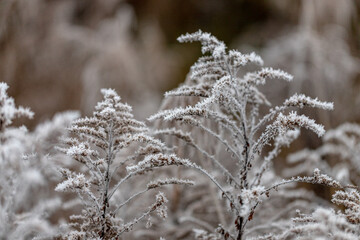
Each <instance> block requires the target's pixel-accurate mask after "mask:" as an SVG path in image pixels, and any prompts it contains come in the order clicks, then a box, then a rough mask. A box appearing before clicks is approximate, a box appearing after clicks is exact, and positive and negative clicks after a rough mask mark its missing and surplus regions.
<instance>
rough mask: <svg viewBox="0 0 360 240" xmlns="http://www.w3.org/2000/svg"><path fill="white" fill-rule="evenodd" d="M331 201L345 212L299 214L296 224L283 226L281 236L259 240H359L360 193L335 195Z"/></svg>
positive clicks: (319, 210)
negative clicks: (342, 207)
mask: <svg viewBox="0 0 360 240" xmlns="http://www.w3.org/2000/svg"><path fill="white" fill-rule="evenodd" d="M332 201H333V202H334V203H335V204H337V205H343V206H344V207H345V210H344V212H341V211H337V212H336V211H334V209H329V208H328V209H327V208H323V207H319V208H317V209H316V210H315V211H314V212H313V213H311V214H302V213H300V211H297V212H298V215H299V216H298V217H296V218H293V219H292V221H293V224H292V225H291V226H288V227H284V226H283V231H282V233H281V234H273V233H271V234H268V235H266V236H263V237H258V238H256V239H257V240H265V239H266V240H280V239H295V238H296V239H300V240H307V239H329V240H335V239H344V240H356V239H359V236H360V193H359V191H358V190H356V189H352V188H348V189H346V190H341V191H336V192H335V194H334V195H333V199H332Z"/></svg>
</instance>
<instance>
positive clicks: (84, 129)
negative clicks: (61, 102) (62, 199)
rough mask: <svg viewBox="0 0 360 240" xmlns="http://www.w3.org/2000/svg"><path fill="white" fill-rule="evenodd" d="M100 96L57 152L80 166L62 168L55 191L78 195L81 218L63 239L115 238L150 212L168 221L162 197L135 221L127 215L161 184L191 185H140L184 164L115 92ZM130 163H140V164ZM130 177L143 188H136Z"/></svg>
mask: <svg viewBox="0 0 360 240" xmlns="http://www.w3.org/2000/svg"><path fill="white" fill-rule="evenodd" d="M101 92H102V94H103V95H104V99H103V101H101V102H99V103H98V104H97V106H96V107H95V111H94V113H93V116H92V117H84V118H80V119H78V120H76V121H74V122H73V124H72V126H71V127H70V128H69V131H70V132H71V133H72V134H73V135H74V137H73V138H67V139H65V140H64V141H65V143H66V144H67V145H68V146H67V147H64V148H59V149H60V150H61V151H62V152H64V153H66V154H67V155H68V156H70V157H71V158H73V159H74V160H76V161H77V162H79V163H80V165H82V168H80V172H78V173H77V172H75V171H71V170H69V169H61V173H62V174H63V176H64V177H65V180H64V181H63V182H61V183H59V184H58V185H57V187H56V191H60V192H74V193H76V194H77V195H78V198H79V199H80V200H81V203H82V205H83V209H82V211H81V213H80V214H78V215H73V216H72V217H71V219H72V220H73V223H72V224H71V226H73V227H74V230H73V231H71V232H69V233H65V235H64V237H71V238H77V239H78V238H80V239H119V238H120V237H121V235H122V234H123V233H125V232H129V231H131V230H132V228H133V226H134V225H135V224H137V223H138V222H139V221H140V220H142V219H144V218H147V217H150V215H151V214H152V213H154V212H156V213H157V214H158V215H159V216H160V217H161V218H166V215H167V214H166V206H165V203H166V202H167V199H166V197H165V195H164V194H163V193H161V192H159V193H157V194H156V197H155V202H154V203H152V204H150V206H149V207H148V208H146V209H145V210H140V209H137V210H136V211H135V215H136V216H129V215H130V214H129V213H131V211H130V209H131V208H135V207H134V206H133V201H134V200H135V199H136V198H137V197H138V196H139V195H142V194H145V193H147V192H148V191H149V190H152V189H157V188H159V187H162V186H164V185H169V184H183V185H192V184H193V182H192V181H190V180H182V179H176V178H171V179H155V180H153V181H151V182H149V183H148V184H146V183H145V184H143V183H144V182H143V181H142V180H141V176H142V175H144V174H146V173H147V172H149V171H151V170H153V169H156V168H160V167H163V166H171V165H182V164H186V163H187V160H183V159H180V158H178V157H176V156H175V155H171V154H167V153H166V152H167V148H166V146H165V145H164V144H163V143H162V142H161V141H159V140H157V139H155V138H153V137H151V136H150V134H149V132H148V128H147V127H146V125H145V124H144V123H143V122H140V121H137V120H135V119H134V117H133V115H132V113H131V107H130V106H129V105H127V104H123V103H121V102H120V97H119V96H118V95H117V93H116V92H115V91H114V90H111V89H103V90H102V91H101ZM134 161H135V163H136V162H137V161H139V163H138V165H134ZM133 178H136V181H137V182H140V183H141V184H143V185H141V184H138V185H134V184H135V183H134V182H131V181H132V180H133ZM141 211H142V212H143V213H142V214H139V213H141ZM129 217H131V219H128V218H129ZM150 225H151V224H150V222H149V223H148V224H147V226H150Z"/></svg>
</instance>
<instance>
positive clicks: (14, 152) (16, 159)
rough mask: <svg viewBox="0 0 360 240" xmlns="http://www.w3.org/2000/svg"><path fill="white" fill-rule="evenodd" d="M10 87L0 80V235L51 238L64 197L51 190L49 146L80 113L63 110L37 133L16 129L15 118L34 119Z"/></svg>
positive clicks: (42, 125) (39, 128) (52, 168)
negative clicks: (19, 102) (54, 193)
mask: <svg viewBox="0 0 360 240" xmlns="http://www.w3.org/2000/svg"><path fill="white" fill-rule="evenodd" d="M7 89H8V86H7V84H5V83H0V123H1V131H0V182H1V184H0V238H1V239H32V238H34V237H37V238H43V237H45V238H46V237H47V238H50V237H52V236H54V234H55V232H56V230H57V226H56V223H55V222H56V220H55V218H54V215H53V214H54V212H56V211H57V210H58V207H59V205H60V202H61V201H60V199H58V198H57V197H55V196H53V194H52V192H49V191H48V186H49V185H51V184H52V183H53V184H54V182H53V181H52V180H53V179H54V173H55V172H54V171H53V170H54V169H55V168H54V165H53V162H52V161H50V156H49V154H51V151H49V149H52V148H53V147H54V144H55V143H57V137H58V136H59V135H61V134H62V133H63V131H64V129H65V126H66V125H67V123H69V121H71V120H73V119H74V118H75V117H76V116H77V114H76V113H71V112H69V113H63V114H58V115H57V116H56V117H54V120H53V121H48V122H47V123H44V124H40V125H39V126H38V128H37V129H36V130H35V131H34V132H28V130H27V129H26V127H24V126H22V127H19V128H18V127H12V126H11V124H12V122H13V121H14V120H15V119H16V118H19V117H27V118H32V116H33V113H32V112H31V111H30V110H29V109H28V108H23V107H16V106H15V103H14V99H12V98H10V97H9V96H8V95H7V93H6V90H7ZM34 192H36V193H37V194H36V195H34V194H33V193H34ZM49 218H52V220H53V222H52V223H50V221H49ZM54 223H55V224H54Z"/></svg>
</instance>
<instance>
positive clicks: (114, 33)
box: [0, 0, 360, 128]
mask: <svg viewBox="0 0 360 240" xmlns="http://www.w3.org/2000/svg"><path fill="white" fill-rule="evenodd" d="M359 13H360V1H359V0H292V1H284V0H231V1H230V0H229V1H222V0H188V1H184V0H172V1H168V0H1V1H0V79H1V81H4V82H7V83H8V84H9V86H10V89H9V95H10V96H13V97H14V98H15V99H16V102H17V104H19V105H24V106H29V107H30V108H31V109H32V110H33V111H34V112H35V113H36V116H35V118H34V119H33V120H31V121H29V122H26V125H27V126H29V127H30V128H32V127H34V126H36V124H37V123H38V122H40V121H44V120H45V119H48V118H50V117H52V116H53V115H54V114H55V113H56V112H59V111H63V110H68V109H74V110H80V111H81V112H82V114H84V115H85V114H90V113H91V112H92V110H93V107H94V105H95V103H96V102H97V101H98V100H99V99H100V91H99V90H100V89H101V88H104V87H111V88H114V89H116V91H117V92H118V93H119V94H120V95H121V96H122V98H123V100H124V101H126V102H128V103H129V104H131V105H133V107H134V112H135V115H136V116H137V117H138V118H140V119H145V118H146V117H147V116H148V115H150V114H151V113H153V112H155V111H156V110H157V109H158V107H159V104H160V102H161V99H162V94H163V93H164V91H166V90H169V89H172V88H174V87H176V86H177V85H178V84H180V83H181V82H183V81H184V80H185V79H186V75H187V73H188V71H189V67H190V66H191V65H192V63H193V62H194V61H195V60H196V59H197V57H199V56H200V48H199V45H198V44H179V43H177V41H176V38H177V37H178V36H179V35H180V34H183V33H186V32H194V31H197V30H198V29H202V30H203V31H207V32H211V33H212V34H214V35H215V36H217V37H218V38H219V39H221V40H223V41H225V43H226V44H227V45H228V46H229V48H237V49H240V50H241V51H243V52H251V51H255V52H256V53H258V54H259V55H261V56H262V57H263V58H264V60H265V65H266V66H272V67H279V68H282V69H284V70H286V71H288V72H289V73H291V74H293V75H294V76H295V80H294V82H293V83H292V84H284V83H280V82H276V81H275V82H270V83H268V85H267V86H266V88H265V89H264V91H265V92H266V94H267V95H268V96H269V98H271V99H272V101H273V102H275V103H279V102H280V101H282V100H283V99H284V97H287V96H289V95H290V94H292V93H294V92H303V93H306V94H308V95H310V96H312V97H316V96H317V97H319V98H320V99H322V100H327V101H334V102H335V108H336V110H335V111H334V112H332V113H323V112H318V113H311V114H312V115H314V116H313V117H316V118H317V119H318V120H319V121H321V122H322V123H323V124H325V125H326V127H327V128H332V127H335V126H337V125H339V124H340V123H342V122H344V121H358V120H360V108H359V106H360V94H359V90H360V84H359V83H360V79H359V71H360V64H359V55H360V17H359Z"/></svg>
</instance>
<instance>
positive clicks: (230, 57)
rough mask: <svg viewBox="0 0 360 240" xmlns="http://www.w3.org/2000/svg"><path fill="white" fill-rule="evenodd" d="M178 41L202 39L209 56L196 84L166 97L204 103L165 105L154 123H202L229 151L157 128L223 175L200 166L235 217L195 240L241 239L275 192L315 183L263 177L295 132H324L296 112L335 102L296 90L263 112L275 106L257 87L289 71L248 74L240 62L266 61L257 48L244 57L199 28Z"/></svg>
mask: <svg viewBox="0 0 360 240" xmlns="http://www.w3.org/2000/svg"><path fill="white" fill-rule="evenodd" d="M178 40H179V41H180V42H193V41H199V42H200V43H201V45H202V53H203V54H206V55H204V56H203V57H200V58H199V59H198V61H197V62H196V63H195V64H194V65H193V66H192V68H191V73H190V74H191V76H190V80H191V84H188V85H183V86H180V87H179V88H177V89H175V90H173V91H170V92H167V93H166V94H165V96H166V97H176V96H183V97H199V98H200V100H199V101H198V102H197V103H195V104H194V105H189V106H186V107H177V108H174V109H168V110H161V111H159V112H158V113H156V114H154V115H153V116H151V117H150V118H149V120H150V121H155V120H157V119H162V120H164V121H171V122H175V121H176V122H180V123H182V124H186V125H190V126H191V127H192V128H198V129H200V130H201V131H202V132H204V133H205V134H206V135H207V139H210V138H214V139H216V140H217V141H218V144H219V145H221V146H223V149H224V150H226V152H228V153H229V155H224V154H222V155H220V154H217V155H219V157H218V156H216V155H214V154H211V153H210V152H209V151H208V150H207V149H206V148H205V147H203V145H204V144H199V143H197V142H195V141H194V140H193V137H192V135H191V132H183V131H181V130H176V129H173V128H171V129H162V130H159V133H160V134H166V135H173V136H175V137H178V138H180V139H181V140H183V141H185V142H186V143H188V144H189V145H190V146H192V147H193V148H195V149H196V150H198V151H199V152H200V154H202V155H203V156H204V158H205V159H208V160H210V161H212V164H213V165H214V168H215V169H217V170H218V171H220V172H222V174H223V176H225V178H222V177H221V176H218V177H215V175H214V174H213V173H214V172H215V171H212V172H211V173H208V172H207V171H202V172H203V173H205V175H206V176H207V177H208V178H210V180H211V181H212V182H213V183H214V184H215V185H216V186H217V187H218V189H219V191H220V192H221V195H222V197H223V198H224V199H225V201H226V202H227V205H228V207H229V209H230V211H231V216H232V219H231V220H230V221H229V222H230V223H229V224H227V226H223V225H219V227H218V228H217V231H216V232H217V233H206V232H204V231H197V232H196V233H197V234H196V235H197V237H198V238H199V239H243V237H244V236H245V235H246V225H247V223H248V222H249V221H250V220H252V219H253V217H254V213H255V209H256V208H257V206H258V205H259V203H260V202H261V201H262V200H263V198H264V196H266V195H267V196H268V195H269V191H270V190H272V189H275V188H276V187H277V186H280V185H282V184H286V183H290V182H301V181H305V182H310V183H316V184H317V183H318V181H317V180H316V179H315V177H312V178H311V177H309V178H311V179H303V178H293V179H291V180H288V181H283V182H281V183H280V184H275V185H273V186H272V185H271V184H269V183H264V180H265V181H270V180H271V181H273V180H274V178H272V179H271V178H270V177H269V176H270V175H271V174H268V176H266V173H269V172H267V170H269V168H270V166H271V163H272V160H273V159H274V158H275V157H276V156H277V155H278V154H279V153H280V151H281V148H282V147H283V146H288V145H289V144H290V143H291V142H292V141H294V140H295V139H296V138H297V137H298V135H299V128H301V127H303V128H306V129H309V130H311V131H313V132H314V133H316V134H317V135H318V136H322V135H323V134H324V133H325V131H324V127H323V126H322V125H320V124H317V123H315V121H314V120H312V119H310V118H309V117H307V116H305V115H299V114H298V113H297V112H296V111H293V110H292V109H294V108H303V107H312V108H320V109H325V110H331V109H333V104H332V103H328V102H322V101H320V100H318V99H312V98H310V97H307V96H305V95H302V94H295V95H293V96H292V97H290V98H289V99H287V100H285V101H284V103H283V104H282V105H280V106H276V107H271V108H270V109H269V110H268V113H267V114H265V115H261V114H260V113H259V112H260V107H267V106H270V103H269V101H268V100H267V99H266V97H265V96H264V95H263V94H262V93H261V92H260V90H259V86H261V85H264V84H265V83H266V80H267V79H276V78H278V79H283V80H285V81H291V80H292V76H291V75H290V74H288V73H285V72H283V71H281V70H276V69H272V68H261V69H260V70H259V71H255V72H247V73H245V74H243V72H242V67H243V66H245V65H247V64H248V63H255V64H257V65H262V64H263V61H262V59H261V58H260V57H259V56H257V55H256V54H255V53H251V54H242V53H240V52H239V51H237V50H227V49H226V46H225V44H224V43H223V42H221V41H219V40H218V39H217V38H215V37H214V36H212V35H210V34H209V33H203V32H201V31H198V32H196V33H193V34H186V35H183V36H181V37H179V38H178ZM291 110H292V111H291ZM205 119H206V120H210V121H213V122H214V123H216V127H209V126H208V124H205V121H204V120H205ZM205 145H206V144H205ZM268 146H272V148H270V147H268ZM264 149H265V150H266V151H265V150H264ZM268 149H269V150H268ZM197 169H198V168H197ZM317 174H318V175H319V174H320V173H318V172H317ZM217 179H219V180H217Z"/></svg>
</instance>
